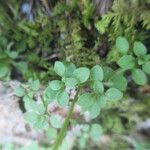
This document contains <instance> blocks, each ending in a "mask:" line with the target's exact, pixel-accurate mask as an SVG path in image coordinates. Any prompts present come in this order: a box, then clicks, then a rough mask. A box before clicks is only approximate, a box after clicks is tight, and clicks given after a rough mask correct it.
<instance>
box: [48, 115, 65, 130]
mask: <svg viewBox="0 0 150 150" xmlns="http://www.w3.org/2000/svg"><path fill="white" fill-rule="evenodd" d="M50 123H51V125H52V127H54V128H56V129H59V128H61V126H62V118H61V116H59V115H52V116H51V117H50Z"/></svg>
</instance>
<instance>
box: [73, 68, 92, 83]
mask: <svg viewBox="0 0 150 150" xmlns="http://www.w3.org/2000/svg"><path fill="white" fill-rule="evenodd" d="M73 74H74V76H75V77H76V79H78V80H79V82H80V83H84V82H86V81H87V80H88V78H89V75H90V71H89V69H88V68H85V67H80V68H78V69H76V70H75V71H74V72H73Z"/></svg>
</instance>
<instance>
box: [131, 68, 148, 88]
mask: <svg viewBox="0 0 150 150" xmlns="http://www.w3.org/2000/svg"><path fill="white" fill-rule="evenodd" d="M131 75H132V79H133V81H134V82H135V83H136V84H138V85H145V84H146V82H147V78H146V75H145V73H144V72H143V71H142V70H141V69H134V70H133V71H132V74H131Z"/></svg>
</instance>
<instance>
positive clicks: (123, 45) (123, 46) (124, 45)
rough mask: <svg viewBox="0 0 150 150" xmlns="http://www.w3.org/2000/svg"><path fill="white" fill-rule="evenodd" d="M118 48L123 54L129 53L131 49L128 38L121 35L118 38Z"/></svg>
mask: <svg viewBox="0 0 150 150" xmlns="http://www.w3.org/2000/svg"><path fill="white" fill-rule="evenodd" d="M116 48H117V50H118V51H119V52H120V53H121V54H125V53H127V51H128V50H129V43H128V41H127V39H126V38H124V37H121V36H119V37H118V38H117V39H116Z"/></svg>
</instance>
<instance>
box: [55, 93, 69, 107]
mask: <svg viewBox="0 0 150 150" xmlns="http://www.w3.org/2000/svg"><path fill="white" fill-rule="evenodd" d="M57 102H58V104H59V106H60V107H65V106H67V104H68V102H69V96H68V93H67V92H66V91H60V92H59V93H58V94H57Z"/></svg>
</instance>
